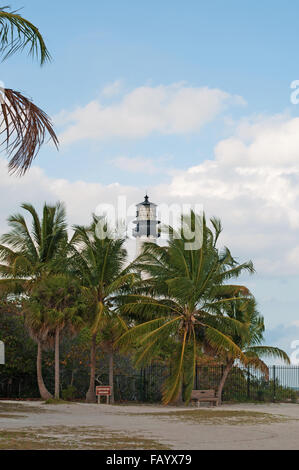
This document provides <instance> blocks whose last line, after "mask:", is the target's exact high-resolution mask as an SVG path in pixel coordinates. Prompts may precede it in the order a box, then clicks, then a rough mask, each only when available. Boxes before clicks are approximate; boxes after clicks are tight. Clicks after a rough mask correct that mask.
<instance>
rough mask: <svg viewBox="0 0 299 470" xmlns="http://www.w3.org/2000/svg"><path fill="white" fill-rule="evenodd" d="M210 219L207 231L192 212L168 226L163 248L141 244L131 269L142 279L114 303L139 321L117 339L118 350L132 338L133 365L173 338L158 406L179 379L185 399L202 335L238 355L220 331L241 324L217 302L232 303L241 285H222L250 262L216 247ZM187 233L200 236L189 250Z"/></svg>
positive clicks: (177, 388)
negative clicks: (240, 261)
mask: <svg viewBox="0 0 299 470" xmlns="http://www.w3.org/2000/svg"><path fill="white" fill-rule="evenodd" d="M211 223H212V227H213V228H212V230H211V229H209V228H208V226H207V224H206V220H205V217H201V216H199V215H196V214H194V213H193V212H192V213H191V214H190V215H184V216H182V225H181V228H180V229H178V230H174V229H173V228H171V227H169V228H168V231H169V234H170V235H169V242H168V246H166V247H161V246H157V245H156V244H154V243H146V244H144V249H143V253H142V254H141V255H140V257H139V258H138V259H137V261H136V269H140V270H142V271H143V272H144V273H146V279H143V281H142V283H141V285H140V287H139V288H138V289H136V292H135V293H133V294H131V295H130V294H129V295H128V296H127V298H126V299H125V302H124V305H122V306H121V307H120V308H121V311H122V312H124V313H128V312H130V314H131V315H135V316H136V318H137V319H138V318H139V319H140V317H141V318H143V321H144V323H142V324H140V325H137V326H135V327H133V328H132V329H130V330H128V331H127V332H126V333H125V334H124V335H123V336H122V337H121V339H120V340H119V344H120V345H122V347H123V348H124V349H126V348H127V347H128V346H129V345H130V344H131V343H132V342H135V343H137V346H138V347H139V351H138V353H137V355H136V364H137V365H141V364H147V363H149V362H150V361H151V359H152V357H153V356H154V355H155V354H156V352H157V350H158V349H159V344H161V342H167V341H168V339H169V338H171V340H172V341H173V352H172V357H171V361H170V366H171V373H170V376H169V377H168V378H167V379H166V381H165V383H164V386H163V402H164V404H167V403H169V402H170V401H173V400H175V399H177V397H178V396H179V394H180V393H181V390H182V385H183V383H184V384H185V386H186V387H185V400H186V401H188V400H189V399H190V396H191V391H192V388H193V383H194V376H195V366H196V359H197V356H198V355H199V353H200V351H201V348H202V346H203V338H205V341H206V342H207V343H208V344H210V345H211V346H212V347H213V348H214V349H216V350H217V351H229V352H231V353H232V354H234V355H235V356H237V357H242V355H243V353H242V351H241V349H240V348H239V347H238V345H237V344H235V343H234V341H233V340H232V339H231V337H230V336H229V335H227V334H225V333H224V332H223V330H224V328H225V327H226V325H229V326H230V328H231V329H232V330H234V331H237V332H238V331H240V329H242V328H243V325H242V323H241V322H239V321H238V320H236V319H234V318H230V317H229V316H224V315H223V314H222V305H223V303H225V302H229V301H232V300H233V299H234V298H235V297H236V294H235V293H236V292H238V289H241V286H240V287H237V286H231V285H227V284H225V283H226V282H227V281H228V280H229V279H231V278H234V277H238V276H239V275H240V274H241V273H242V272H244V271H248V272H250V273H252V272H253V271H254V270H253V266H252V263H251V262H248V263H243V264H238V263H237V262H236V261H235V260H234V259H233V257H232V255H231V253H230V252H229V250H228V249H227V248H225V249H224V250H222V251H220V250H218V248H217V247H216V243H217V240H218V237H219V235H220V233H221V230H222V228H221V224H220V222H219V221H218V220H216V219H211ZM191 233H193V234H195V237H194V241H195V240H202V243H201V244H198V246H196V244H194V245H193V249H189V247H190V234H191ZM186 248H187V249H186ZM225 295H226V297H225Z"/></svg>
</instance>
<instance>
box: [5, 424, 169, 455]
mask: <svg viewBox="0 0 299 470" xmlns="http://www.w3.org/2000/svg"><path fill="white" fill-rule="evenodd" d="M68 449H77V450H80V449H82V450H83V449H84V450H105V449H107V450H134V449H136V450H138V449H140V450H143V449H154V450H167V449H169V447H168V446H167V445H163V444H161V443H160V442H157V441H155V440H154V439H148V438H146V437H144V436H140V435H138V436H137V435H135V434H129V435H128V433H125V432H120V431H111V430H108V429H105V428H103V427H100V426H97V428H96V429H92V428H90V427H76V428H72V427H69V426H68V427H66V426H53V427H43V428H41V429H39V428H38V429H37V428H26V429H24V430H23V431H20V430H9V431H0V450H68Z"/></svg>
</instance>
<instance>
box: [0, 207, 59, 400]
mask: <svg viewBox="0 0 299 470" xmlns="http://www.w3.org/2000/svg"><path fill="white" fill-rule="evenodd" d="M21 207H22V208H23V209H24V210H25V211H26V213H27V214H28V215H29V216H31V219H32V226H31V228H30V227H29V225H28V223H27V221H26V218H25V217H24V216H23V215H22V214H16V215H12V216H10V217H9V218H8V224H9V226H10V228H11V230H10V232H9V233H6V234H4V235H2V236H1V237H0V261H1V264H0V276H1V279H0V286H1V288H2V290H4V289H5V290H6V291H7V292H13V293H16V294H22V295H23V296H28V295H29V294H30V293H31V292H32V289H33V288H34V287H35V286H36V285H37V284H38V283H39V282H41V281H42V280H43V279H44V278H46V277H47V276H50V275H51V274H53V273H59V272H63V270H65V257H66V253H67V249H68V242H67V239H68V237H67V230H66V228H67V225H66V220H65V209H64V206H63V205H62V204H61V203H57V204H56V205H55V206H49V205H47V204H45V205H44V208H43V216H42V219H40V218H39V216H38V213H37V211H36V210H35V208H34V207H33V206H32V205H31V204H26V203H24V204H22V206H21ZM28 326H29V330H30V331H31V334H32V335H33V337H34V339H35V340H36V342H37V345H38V355H37V377H38V384H39V390H40V393H41V396H42V397H43V398H45V399H47V398H49V395H50V393H49V392H48V391H47V392H45V387H44V385H43V380H42V372H41V371H42V366H41V364H42V350H43V347H44V346H45V345H47V344H48V343H49V342H51V337H50V330H51V329H50V327H49V325H48V323H47V321H46V317H45V316H44V315H37V316H36V318H31V319H30V321H29V322H28Z"/></svg>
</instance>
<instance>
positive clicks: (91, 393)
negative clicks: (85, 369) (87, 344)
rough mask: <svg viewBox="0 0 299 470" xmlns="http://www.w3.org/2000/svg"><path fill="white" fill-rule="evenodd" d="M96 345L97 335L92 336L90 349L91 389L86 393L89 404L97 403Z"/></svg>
mask: <svg viewBox="0 0 299 470" xmlns="http://www.w3.org/2000/svg"><path fill="white" fill-rule="evenodd" d="M96 343H97V335H96V334H94V335H92V338H91V348H90V379H89V389H88V391H87V393H86V401H87V403H95V402H96V393H95V374H96Z"/></svg>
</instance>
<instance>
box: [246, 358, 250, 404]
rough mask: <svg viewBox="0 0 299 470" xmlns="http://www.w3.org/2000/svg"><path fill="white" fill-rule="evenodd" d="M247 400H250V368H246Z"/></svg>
mask: <svg viewBox="0 0 299 470" xmlns="http://www.w3.org/2000/svg"><path fill="white" fill-rule="evenodd" d="M247 399H248V400H249V399H250V368H249V366H248V367H247Z"/></svg>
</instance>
